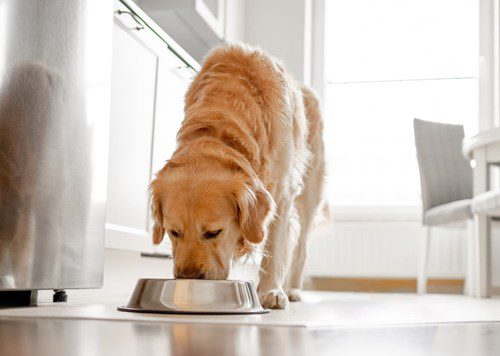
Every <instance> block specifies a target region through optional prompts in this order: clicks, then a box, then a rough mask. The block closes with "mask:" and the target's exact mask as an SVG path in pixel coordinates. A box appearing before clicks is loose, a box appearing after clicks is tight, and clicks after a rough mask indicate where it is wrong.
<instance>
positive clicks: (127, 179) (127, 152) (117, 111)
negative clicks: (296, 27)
mask: <svg viewBox="0 0 500 356" xmlns="http://www.w3.org/2000/svg"><path fill="white" fill-rule="evenodd" d="M134 31H137V30H134V29H130V28H128V27H127V26H126V25H124V24H123V23H121V22H120V21H119V20H118V19H116V20H115V23H114V38H113V67H112V78H111V122H110V146H109V149H110V151H109V168H108V169H109V172H108V201H107V210H106V240H107V245H108V246H109V245H110V244H111V246H109V247H123V246H128V247H133V248H136V249H141V248H142V247H143V246H147V244H145V243H146V239H147V237H148V228H149V212H148V197H147V188H148V184H149V180H150V177H151V162H152V150H151V149H152V142H153V122H154V111H155V95H156V74H157V63H158V57H157V55H156V54H155V53H154V52H152V51H151V50H150V48H148V47H147V46H146V45H145V44H144V43H143V42H142V41H140V39H139V38H137V37H136V36H135V34H134ZM124 239H126V240H127V241H126V240H124Z"/></svg>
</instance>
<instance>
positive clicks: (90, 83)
mask: <svg viewBox="0 0 500 356" xmlns="http://www.w3.org/2000/svg"><path fill="white" fill-rule="evenodd" d="M112 5H113V3H112V1H111V0H71V1H67V0H37V1H33V0H0V304H2V301H1V300H6V301H9V300H10V302H12V301H14V302H20V301H21V299H20V298H22V297H23V296H24V297H27V298H28V300H29V297H30V295H31V294H32V292H31V291H36V290H39V289H54V290H61V289H67V288H92V287H100V286H101V285H102V278H103V276H102V275H103V253H104V240H103V239H104V213H105V203H106V180H107V151H108V126H109V98H110V77H111V76H110V71H111V68H110V67H111V41H112V23H113V19H112V17H113V8H112ZM16 293H17V294H16Z"/></svg>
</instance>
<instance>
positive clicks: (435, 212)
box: [413, 119, 474, 294]
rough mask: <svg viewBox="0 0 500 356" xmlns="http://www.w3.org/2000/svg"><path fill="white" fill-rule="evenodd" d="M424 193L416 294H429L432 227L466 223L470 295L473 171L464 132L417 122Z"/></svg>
mask: <svg viewBox="0 0 500 356" xmlns="http://www.w3.org/2000/svg"><path fill="white" fill-rule="evenodd" d="M413 127H414V132H415V145H416V149H417V158H418V166H419V170H420V184H421V190H422V209H423V214H422V222H423V224H424V225H425V226H426V227H427V231H426V234H425V237H424V241H423V244H422V251H421V256H420V266H419V273H418V279H417V292H418V293H419V294H424V293H426V291H427V270H428V262H429V251H430V248H431V241H432V238H431V237H432V236H431V235H432V227H434V226H439V225H441V226H444V225H447V224H452V223H457V222H462V223H463V222H466V227H467V243H466V248H467V253H466V261H467V268H466V276H465V284H464V292H465V293H466V294H471V292H472V289H471V287H470V286H471V280H472V279H473V263H472V262H471V261H472V258H473V257H474V256H473V254H472V251H473V250H472V244H473V241H474V235H473V234H474V231H473V228H472V227H473V224H472V211H471V198H472V169H471V167H470V165H469V162H467V160H465V159H464V157H463V156H462V140H463V138H464V130H463V127H462V126H461V125H449V124H441V123H435V122H429V121H424V120H419V119H415V120H414V122H413Z"/></svg>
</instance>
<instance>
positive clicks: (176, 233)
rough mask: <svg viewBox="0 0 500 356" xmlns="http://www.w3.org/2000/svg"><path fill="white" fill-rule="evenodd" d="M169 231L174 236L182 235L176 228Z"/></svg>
mask: <svg viewBox="0 0 500 356" xmlns="http://www.w3.org/2000/svg"><path fill="white" fill-rule="evenodd" d="M169 233H170V235H172V236H173V237H179V236H180V234H179V233H178V232H177V231H175V230H170V231H169Z"/></svg>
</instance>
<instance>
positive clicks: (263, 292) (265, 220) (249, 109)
mask: <svg viewBox="0 0 500 356" xmlns="http://www.w3.org/2000/svg"><path fill="white" fill-rule="evenodd" d="M177 141H178V142H177V143H178V145H177V149H176V151H175V152H174V154H173V155H172V158H171V159H170V160H169V161H168V162H167V164H166V165H165V167H163V169H161V170H160V171H159V172H158V174H157V176H156V178H155V179H154V181H153V182H152V183H151V199H152V211H153V217H154V220H155V226H154V229H153V240H154V243H155V244H158V243H160V242H161V241H162V239H163V236H164V234H165V233H167V234H168V235H169V237H170V239H171V241H172V250H173V255H174V275H175V277H176V278H192V279H194V278H197V279H226V278H227V277H228V273H229V267H230V265H231V262H232V261H233V260H234V259H237V258H239V257H242V256H244V255H246V254H248V253H250V252H252V251H253V249H254V246H255V244H259V243H261V242H264V243H265V245H264V255H263V259H262V262H261V272H260V281H259V286H258V293H259V298H260V300H261V303H262V305H263V306H265V307H268V308H279V309H283V308H286V307H287V306H288V302H289V300H290V301H299V300H300V289H301V288H302V279H303V268H304V262H305V258H306V241H307V235H308V233H309V230H310V227H311V222H312V219H313V217H314V215H315V213H316V211H317V210H318V206H319V205H320V202H321V196H322V189H323V177H324V156H323V142H322V120H321V114H320V110H319V103H318V100H317V98H316V97H315V95H314V94H313V93H312V91H311V90H309V89H308V88H306V87H305V86H300V85H299V84H298V83H297V82H295V81H294V80H293V79H292V78H291V77H290V76H289V75H288V74H287V72H286V71H285V69H284V68H283V66H282V65H281V64H280V63H279V62H278V61H277V60H275V59H273V58H271V57H270V56H268V55H266V54H265V53H263V52H262V51H261V50H259V49H255V48H251V47H248V46H243V45H223V46H221V47H218V48H216V49H214V50H212V51H211V52H210V53H209V54H208V56H207V57H206V59H205V61H204V65H203V68H202V69H201V71H200V72H199V73H198V75H197V76H196V77H195V79H194V81H193V83H192V84H191V86H190V88H189V90H188V92H187V94H186V99H185V118H184V121H183V123H182V127H181V129H180V130H179V133H178V136H177ZM285 291H286V292H285Z"/></svg>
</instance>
